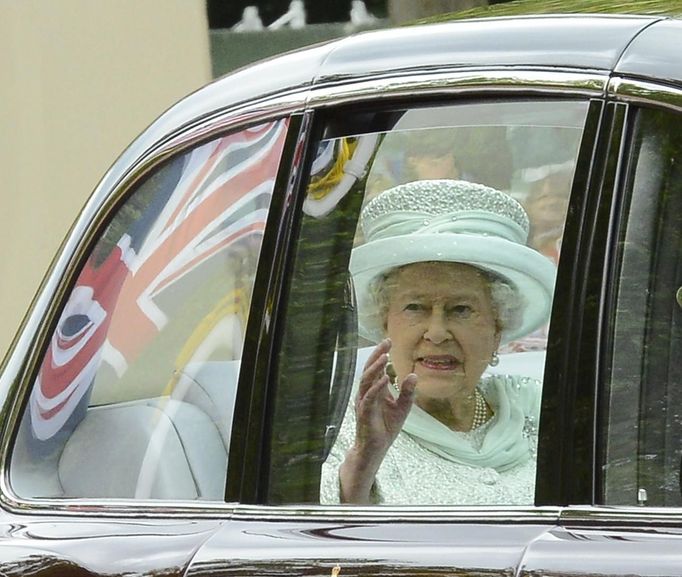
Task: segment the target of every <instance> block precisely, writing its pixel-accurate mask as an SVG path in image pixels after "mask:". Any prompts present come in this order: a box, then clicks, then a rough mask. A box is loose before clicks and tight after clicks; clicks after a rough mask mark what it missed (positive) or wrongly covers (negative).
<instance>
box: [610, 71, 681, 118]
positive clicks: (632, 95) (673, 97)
mask: <svg viewBox="0 0 682 577" xmlns="http://www.w3.org/2000/svg"><path fill="white" fill-rule="evenodd" d="M607 90H608V95H609V96H610V97H611V98H613V99H615V100H621V101H624V102H629V103H633V104H644V105H646V104H649V105H651V104H654V105H656V106H659V107H663V108H667V109H669V110H672V111H674V112H678V113H680V112H682V87H681V86H677V87H676V86H670V85H667V84H661V83H656V82H650V81H645V80H634V79H631V78H622V77H614V78H612V79H611V81H610V82H609V85H608V89H607Z"/></svg>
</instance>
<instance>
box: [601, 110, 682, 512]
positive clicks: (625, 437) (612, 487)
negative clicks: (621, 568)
mask: <svg viewBox="0 0 682 577" xmlns="http://www.w3.org/2000/svg"><path fill="white" fill-rule="evenodd" d="M633 126H634V128H633V143H632V149H631V151H630V155H629V170H628V175H627V183H626V188H627V193H628V198H629V201H628V204H627V205H626V207H625V210H624V211H623V214H624V220H625V222H624V226H623V234H622V235H621V238H620V239H619V243H618V249H619V255H620V256H619V268H618V271H619V272H618V277H617V284H616V286H615V292H614V294H615V307H614V322H613V327H612V330H613V337H612V345H611V351H610V357H611V362H610V371H609V376H608V382H607V384H608V390H607V391H606V398H605V416H606V417H607V418H606V419H605V420H604V422H605V427H604V430H603V431H602V435H603V437H602V438H603V446H604V463H603V470H602V495H601V498H602V500H603V502H604V503H606V504H610V505H635V504H640V505H652V506H667V505H675V506H680V505H682V497H681V495H680V487H681V484H680V457H681V456H682V445H681V444H680V438H682V418H681V416H680V415H681V414H682V391H681V389H680V386H679V385H680V382H682V367H681V366H680V362H679V359H680V353H681V352H682V348H681V345H682V310H681V303H682V290H680V288H681V287H682V244H681V242H680V241H681V236H680V235H681V233H682V228H681V227H680V218H681V217H682V166H681V164H680V155H681V154H682V138H681V137H680V135H681V134H682V130H681V129H682V121H681V120H680V117H679V115H674V114H671V113H670V112H665V111H657V110H647V109H643V110H640V111H638V112H637V113H636V115H635V118H634V125H633Z"/></svg>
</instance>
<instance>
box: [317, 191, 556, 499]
mask: <svg viewBox="0 0 682 577" xmlns="http://www.w3.org/2000/svg"><path fill="white" fill-rule="evenodd" d="M361 226H362V229H363V233H364V236H365V239H366V242H365V243H364V244H363V245H361V246H359V247H357V248H356V249H354V252H353V255H352V258H351V272H352V274H353V278H354V281H355V286H356V291H357V293H358V308H359V321H360V332H361V334H362V335H363V336H364V337H365V338H367V339H369V340H371V341H373V342H375V343H377V346H376V348H375V349H374V350H373V352H372V353H371V354H370V356H369V358H368V360H367V362H366V364H365V367H364V370H363V373H362V376H361V378H360V381H359V383H357V384H356V398H355V403H354V406H353V407H350V408H349V410H348V412H347V414H346V417H345V419H344V423H343V426H342V428H341V432H340V434H339V438H338V440H337V442H336V444H335V445H334V447H333V448H332V451H331V454H330V456H329V458H328V459H327V462H326V463H325V464H324V467H323V476H322V488H321V499H322V501H323V502H327V503H334V502H342V503H344V502H345V503H386V504H428V503H432V504H471V505H476V504H524V503H532V502H533V491H534V481H535V458H534V457H535V445H536V436H537V427H536V424H537V420H538V416H539V408H540V383H539V382H537V381H535V380H534V379H530V378H525V377H523V376H509V375H491V376H487V377H486V376H484V373H485V372H486V369H487V368H488V366H489V365H496V364H497V362H498V356H497V350H498V347H499V346H500V344H501V343H503V342H507V341H509V340H512V339H514V338H517V337H520V336H523V335H525V334H527V333H529V332H531V331H532V330H534V329H535V328H537V327H538V326H540V325H542V324H543V323H545V322H546V320H547V317H548V314H549V308H550V304H551V297H552V292H553V285H554V266H553V265H552V263H551V262H550V261H549V260H548V259H546V258H545V257H543V256H542V255H540V254H539V253H538V252H536V251H534V250H532V249H530V248H528V247H527V246H526V244H525V243H526V240H527V237H528V218H527V216H526V214H525V212H524V210H523V208H522V207H521V205H520V204H519V203H518V202H516V201H515V200H514V199H513V198H511V197H510V196H509V195H506V194H504V193H502V192H499V191H497V190H494V189H492V188H489V187H486V186H483V185H478V184H473V183H469V182H464V181H456V180H425V181H417V182H412V183H408V184H403V185H400V186H396V187H395V188H392V189H389V190H387V191H385V192H383V193H381V194H380V195H378V196H377V197H376V198H374V199H373V200H372V201H371V202H370V203H368V205H367V206H366V207H365V208H364V209H363V211H362V214H361Z"/></svg>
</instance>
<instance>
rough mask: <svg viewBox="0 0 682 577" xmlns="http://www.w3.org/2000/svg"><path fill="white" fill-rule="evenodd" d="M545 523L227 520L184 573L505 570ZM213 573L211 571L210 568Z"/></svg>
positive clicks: (355, 574) (352, 575) (351, 574)
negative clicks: (336, 568)
mask: <svg viewBox="0 0 682 577" xmlns="http://www.w3.org/2000/svg"><path fill="white" fill-rule="evenodd" d="M548 529H549V526H543V525H520V526H518V527H516V528H515V529H514V530H513V531H510V530H509V527H508V526H505V525H501V524H500V525H496V524H490V525H485V524H474V523H471V524H457V525H456V524H440V523H423V522H422V523H405V522H403V523H400V522H398V523H390V524H389V523H358V524H352V523H338V522H307V523H301V522H298V523H296V522H289V523H286V522H285V523H271V524H261V523H256V524H255V526H254V523H253V522H251V521H233V522H232V523H230V524H229V525H226V526H225V527H224V528H223V529H221V530H220V531H218V532H216V534H215V535H214V536H213V537H211V539H209V540H208V541H207V542H206V543H205V544H204V546H203V547H202V548H201V551H200V552H199V553H198V554H197V556H196V558H195V559H194V562H193V563H192V568H191V570H190V572H189V573H188V575H191V576H193V577H194V576H200V575H201V576H204V575H206V576H207V575H211V574H219V575H225V576H234V577H237V576H240V577H241V576H244V577H246V576H250V575H262V574H275V573H277V574H279V573H281V574H286V575H310V576H320V577H328V576H329V575H330V574H331V569H332V568H333V567H334V566H335V565H337V564H338V565H339V566H340V568H341V575H343V576H346V577H363V576H365V575H415V574H416V575H419V574H427V573H428V574H429V575H436V576H439V575H443V576H445V575H453V574H475V575H491V576H492V575H508V576H509V577H512V576H513V575H514V574H515V568H516V567H517V566H519V564H520V563H521V561H522V559H523V553H524V549H525V547H526V546H527V544H528V543H530V542H532V541H534V540H535V539H537V538H539V537H540V536H541V535H542V534H543V533H545V532H546V531H547V530H548ZM213 572H215V573H213Z"/></svg>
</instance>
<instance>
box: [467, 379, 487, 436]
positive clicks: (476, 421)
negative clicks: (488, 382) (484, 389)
mask: <svg viewBox="0 0 682 577" xmlns="http://www.w3.org/2000/svg"><path fill="white" fill-rule="evenodd" d="M474 397H475V399H474V401H475V405H474V418H473V420H472V421H471V429H470V430H471V431H473V430H475V429H478V428H479V427H480V426H481V425H484V424H485V422H486V421H487V420H488V406H487V405H486V403H485V398H484V397H483V394H482V393H481V391H479V390H478V387H476V389H475V390H474Z"/></svg>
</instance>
